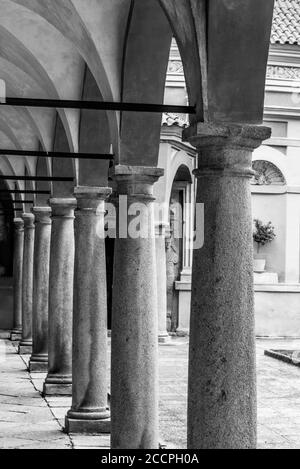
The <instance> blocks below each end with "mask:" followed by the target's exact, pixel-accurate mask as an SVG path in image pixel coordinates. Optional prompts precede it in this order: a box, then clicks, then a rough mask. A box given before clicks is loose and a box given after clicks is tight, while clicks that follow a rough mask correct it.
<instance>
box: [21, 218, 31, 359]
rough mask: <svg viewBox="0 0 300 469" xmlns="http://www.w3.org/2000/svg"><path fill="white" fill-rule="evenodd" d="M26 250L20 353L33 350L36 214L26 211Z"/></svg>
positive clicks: (29, 352)
mask: <svg viewBox="0 0 300 469" xmlns="http://www.w3.org/2000/svg"><path fill="white" fill-rule="evenodd" d="M22 218H23V221H24V248H23V249H24V251H23V271H22V338H21V341H20V344H19V353H20V354H31V352H32V298H33V297H32V294H33V290H32V289H33V253H34V215H32V213H24V214H23V215H22Z"/></svg>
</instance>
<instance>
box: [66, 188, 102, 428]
mask: <svg viewBox="0 0 300 469" xmlns="http://www.w3.org/2000/svg"><path fill="white" fill-rule="evenodd" d="M110 193H111V189H109V188H107V187H105V188H100V187H77V188H75V197H76V198H77V207H78V209H77V210H76V212H75V269H74V309H73V367H72V368H73V374H72V376H73V378H72V380H73V391H72V407H71V409H70V410H69V412H68V413H67V416H66V420H65V430H66V431H67V432H68V433H107V432H110V420H109V416H110V412H109V411H108V408H107V391H108V380H107V372H108V363H107V298H106V262H105V238H104V214H105V206H104V201H105V199H106V198H107V197H108V196H109V195H110Z"/></svg>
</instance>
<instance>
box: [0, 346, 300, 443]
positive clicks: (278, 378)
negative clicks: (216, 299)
mask: <svg viewBox="0 0 300 469" xmlns="http://www.w3.org/2000/svg"><path fill="white" fill-rule="evenodd" d="M0 348H1V351H2V352H3V350H4V351H5V359H3V356H2V357H1V359H0V449H1V448H2V449H3V448H7V449H10V448H11V449H12V448H18V449H32V448H33V449H56V448H59V449H71V448H74V449H103V448H109V444H110V437H109V435H95V436H93V435H92V436H91V435H66V434H65V433H63V427H64V417H65V414H66V412H67V411H68V410H69V408H70V406H71V398H70V397H65V396H60V397H52V396H51V397H47V398H45V399H44V398H43V397H42V396H41V390H42V384H43V381H44V378H45V376H46V375H45V374H44V373H41V374H40V373H32V374H29V372H28V370H27V369H26V366H27V365H26V363H27V362H28V357H26V359H24V357H21V356H20V355H18V354H17V353H16V348H15V346H14V345H13V344H12V343H11V342H9V341H0ZM269 348H277V349H285V348H286V349H289V348H293V349H297V348H299V350H300V340H299V339H297V340H270V339H269V340H268V339H259V340H257V385H258V448H267V449H281V448H282V449H299V448H300V368H297V367H295V366H293V365H289V364H287V363H284V362H280V361H278V360H275V359H274V358H271V357H267V356H265V355H264V350H265V349H269ZM159 369H160V379H159V382H160V403H159V417H160V418H159V420H160V441H161V442H162V443H164V444H166V445H167V448H169V449H175V448H186V425H187V421H186V420H187V419H186V413H187V412H186V410H187V375H188V338H176V337H173V338H172V339H171V343H170V345H169V346H166V345H164V346H160V347H159Z"/></svg>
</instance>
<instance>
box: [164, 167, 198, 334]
mask: <svg viewBox="0 0 300 469" xmlns="http://www.w3.org/2000/svg"><path fill="white" fill-rule="evenodd" d="M191 184H192V178H191V174H190V171H189V169H188V168H187V167H186V166H185V165H181V166H180V167H179V168H178V170H177V173H176V175H175V178H174V181H173V185H172V191H171V195H170V201H169V230H168V236H167V238H166V261H167V330H168V332H175V331H176V330H177V328H178V325H179V295H178V290H177V289H176V282H177V281H179V280H180V277H181V274H182V272H183V270H184V267H185V265H186V256H187V252H186V249H187V246H186V239H187V227H188V223H187V222H188V214H189V209H188V204H189V203H190V198H191V195H190V194H191Z"/></svg>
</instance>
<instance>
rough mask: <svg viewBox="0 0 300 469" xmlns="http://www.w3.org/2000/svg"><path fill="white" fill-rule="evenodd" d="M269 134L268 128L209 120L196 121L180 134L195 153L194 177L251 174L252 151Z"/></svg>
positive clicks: (245, 175) (252, 173)
mask: <svg viewBox="0 0 300 469" xmlns="http://www.w3.org/2000/svg"><path fill="white" fill-rule="evenodd" d="M270 136H271V129H270V128H269V127H263V126H255V125H239V124H224V125H223V124H212V123H197V124H195V125H194V126H192V127H191V128H189V129H187V131H186V132H185V134H184V138H185V139H186V140H188V141H189V142H190V143H191V145H193V146H194V147H196V148H197V150H198V152H199V157H198V169H196V170H195V171H194V174H195V176H196V177H197V178H201V177H210V176H212V177H224V176H230V177H246V178H251V177H253V175H254V171H253V170H252V152H253V150H255V148H258V147H259V146H260V145H261V143H262V142H263V140H266V139H268V138H270Z"/></svg>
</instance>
